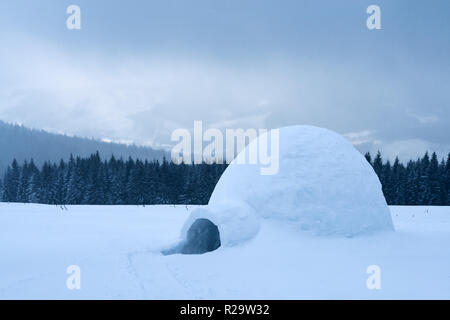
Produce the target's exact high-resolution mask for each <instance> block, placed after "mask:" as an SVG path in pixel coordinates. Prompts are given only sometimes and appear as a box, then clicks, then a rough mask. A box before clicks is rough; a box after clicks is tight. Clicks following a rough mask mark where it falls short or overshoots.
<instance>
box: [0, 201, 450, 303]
mask: <svg viewBox="0 0 450 320" xmlns="http://www.w3.org/2000/svg"><path fill="white" fill-rule="evenodd" d="M193 208H194V207H185V206H177V207H173V206H147V207H145V208H143V207H136V206H114V207H108V206H70V207H68V210H61V209H60V208H57V207H55V206H41V205H24V204H5V203H2V204H0V298H1V299H14V298H25V299H29V298H32V299H34V298H39V299H50V298H56V299H323V298H324V299H410V298H411V299H418V298H424V299H434V298H436V299H450V207H391V211H392V217H393V221H394V224H395V228H396V232H395V233H392V232H386V233H378V234H374V235H365V236H358V237H353V238H343V237H335V236H328V237H327V236H320V237H319V236H311V235H310V234H307V233H304V232H303V233H302V232H299V231H297V230H295V229H294V227H293V226H292V225H289V224H288V223H287V222H282V221H274V220H262V222H261V228H260V230H259V233H258V234H257V236H256V237H254V238H253V239H252V240H250V241H249V242H246V243H243V244H241V245H239V246H236V247H223V248H219V249H218V250H216V251H214V252H210V253H207V254H204V255H171V256H163V255H161V254H160V251H161V249H164V248H167V247H168V246H170V245H171V244H173V243H175V242H177V241H178V240H179V235H180V230H181V227H182V225H183V223H184V222H185V220H186V219H187V217H188V216H189V214H190V212H191V211H192V210H193ZM70 265H78V266H79V267H80V269H81V290H69V289H68V288H67V287H66V280H67V278H68V277H69V274H67V273H66V269H67V267H68V266H70ZM370 265H378V266H379V267H380V268H381V289H380V290H369V289H368V288H367V286H366V280H367V278H368V277H369V275H368V274H367V273H366V269H367V267H368V266H370Z"/></svg>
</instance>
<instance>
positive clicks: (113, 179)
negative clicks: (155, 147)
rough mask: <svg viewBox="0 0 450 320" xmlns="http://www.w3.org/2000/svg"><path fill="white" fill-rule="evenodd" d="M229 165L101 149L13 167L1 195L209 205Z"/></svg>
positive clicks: (90, 201) (15, 199) (2, 184)
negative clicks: (107, 154) (120, 155)
mask: <svg viewBox="0 0 450 320" xmlns="http://www.w3.org/2000/svg"><path fill="white" fill-rule="evenodd" d="M225 168H226V165H207V164H201V165H184V164H181V165H175V164H173V163H172V162H168V161H167V160H166V159H163V160H162V161H161V162H159V161H151V162H148V161H141V160H133V159H131V158H129V159H128V160H126V161H124V160H122V159H116V158H115V157H114V156H112V157H111V158H110V159H109V160H108V161H102V160H101V158H100V155H99V153H98V152H97V153H96V154H94V155H91V156H90V157H89V158H80V157H77V158H74V157H73V156H70V159H69V160H68V161H67V162H65V161H63V160H61V161H60V162H59V164H55V163H50V162H46V163H44V165H43V166H42V168H38V167H37V166H36V165H35V164H34V161H33V160H31V161H29V162H26V161H25V162H24V163H23V164H21V165H19V164H18V162H17V161H16V160H14V161H13V162H12V164H11V165H10V166H9V167H8V169H7V171H6V174H5V176H4V178H3V182H1V181H0V196H1V198H0V199H2V200H3V201H4V202H21V203H42V204H56V205H64V204H91V205H94V204H97V205H104V204H106V205H119V204H138V205H151V204H206V203H208V201H209V197H210V195H211V193H212V191H213V189H214V186H215V185H216V183H217V181H218V179H219V178H220V176H221V175H222V173H223V171H224V170H225Z"/></svg>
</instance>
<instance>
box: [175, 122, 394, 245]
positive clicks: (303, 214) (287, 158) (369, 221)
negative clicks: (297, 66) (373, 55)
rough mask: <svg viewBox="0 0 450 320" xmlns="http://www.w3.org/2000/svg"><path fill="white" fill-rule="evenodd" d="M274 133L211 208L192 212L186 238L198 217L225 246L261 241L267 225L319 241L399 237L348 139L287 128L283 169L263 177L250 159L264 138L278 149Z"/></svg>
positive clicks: (234, 167)
mask: <svg viewBox="0 0 450 320" xmlns="http://www.w3.org/2000/svg"><path fill="white" fill-rule="evenodd" d="M267 134H268V135H269V137H270V132H269V133H266V134H264V135H261V136H259V137H258V138H257V139H255V140H253V141H252V142H251V143H250V144H249V145H248V146H247V147H246V148H245V150H243V151H242V152H241V153H240V154H239V155H238V156H237V157H236V159H234V161H233V162H232V163H231V164H230V165H229V167H228V168H227V169H226V171H225V172H224V174H223V175H222V177H221V179H220V180H219V182H218V184H217V185H216V188H215V189H214V192H213V194H212V196H211V199H210V201H209V204H208V206H207V207H206V208H204V209H199V210H197V211H195V212H193V213H192V215H191V217H190V218H189V219H188V221H187V222H186V224H185V227H184V228H183V230H184V231H183V232H185V230H187V229H188V228H189V226H190V225H191V224H192V223H193V222H194V221H195V220H196V219H198V218H206V219H209V220H211V221H212V222H213V223H214V224H216V225H217V226H218V228H219V232H220V235H221V240H222V244H223V245H232V244H235V243H239V242H242V241H243V240H247V239H249V238H251V237H253V236H254V235H255V234H256V233H257V231H258V229H259V220H258V219H259V218H264V219H276V220H283V221H288V222H289V223H292V224H295V225H297V227H298V229H299V230H305V231H310V232H312V233H313V234H316V235H338V236H355V235H358V234H364V233H372V232H375V231H381V230H394V227H393V223H392V218H391V215H390V211H389V208H388V206H387V204H386V200H385V198H384V196H383V193H382V190H381V184H380V181H379V179H378V177H377V176H376V174H375V172H374V171H373V168H372V167H371V165H370V164H369V163H368V162H367V161H366V159H365V158H364V156H363V155H361V154H360V153H359V152H358V151H357V150H356V149H355V148H354V147H353V145H352V144H351V143H350V142H349V141H347V140H346V139H345V138H344V137H342V136H340V135H339V134H337V133H335V132H332V131H330V130H327V129H322V128H317V127H312V126H293V127H285V128H281V129H279V155H278V157H276V155H272V157H273V159H272V161H277V160H278V163H279V170H278V172H277V173H276V174H273V175H262V174H261V170H260V169H261V168H262V167H267V166H264V165H261V164H248V161H247V162H245V161H242V160H243V159H245V158H247V159H248V150H249V149H250V148H252V147H255V144H256V146H260V145H261V143H260V141H261V139H266V140H265V141H269V145H270V144H271V143H274V141H270V139H269V140H267V136H265V135H267ZM263 141H264V140H263ZM273 150H274V149H273ZM270 153H271V152H269V155H270ZM243 157H245V158H243ZM240 161H242V162H245V163H246V164H239V162H240Z"/></svg>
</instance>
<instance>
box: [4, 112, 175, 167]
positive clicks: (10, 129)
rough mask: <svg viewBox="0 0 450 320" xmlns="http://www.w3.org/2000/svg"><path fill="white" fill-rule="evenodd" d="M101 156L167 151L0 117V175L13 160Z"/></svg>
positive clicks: (150, 155) (147, 155) (37, 161)
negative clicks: (68, 133)
mask: <svg viewBox="0 0 450 320" xmlns="http://www.w3.org/2000/svg"><path fill="white" fill-rule="evenodd" d="M97 151H98V152H99V154H100V155H101V156H102V157H105V158H108V157H110V156H111V155H113V154H114V155H115V156H116V157H123V158H128V157H133V158H135V159H137V158H139V159H148V160H156V159H158V160H162V158H163V157H164V156H165V155H166V152H164V151H162V150H155V149H152V148H149V147H139V146H133V145H131V146H128V145H125V144H118V143H107V142H102V141H98V140H94V139H86V138H79V137H69V136H66V135H61V134H53V133H48V132H46V131H43V130H34V129H29V128H26V127H23V126H19V125H13V124H8V123H5V122H3V121H1V120H0V173H1V175H3V173H4V172H5V170H6V168H7V166H8V165H10V164H11V162H12V161H13V159H16V160H17V161H18V162H19V163H22V162H23V161H24V160H28V161H29V160H30V159H31V158H33V159H34V162H35V164H36V165H37V166H42V165H43V164H44V162H45V161H50V162H57V161H59V160H60V159H65V160H66V161H67V160H68V159H69V155H70V154H73V155H76V156H80V157H89V156H90V155H91V154H93V153H95V152H97Z"/></svg>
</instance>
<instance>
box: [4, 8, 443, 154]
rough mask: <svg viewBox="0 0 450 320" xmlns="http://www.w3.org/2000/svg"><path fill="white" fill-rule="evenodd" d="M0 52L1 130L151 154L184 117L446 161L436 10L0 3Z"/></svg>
mask: <svg viewBox="0 0 450 320" xmlns="http://www.w3.org/2000/svg"><path fill="white" fill-rule="evenodd" d="M70 4H76V5H79V6H80V7H81V27H82V29H81V30H68V29H67V28H66V19H67V17H68V15H67V14H66V8H67V7H68V6H69V5H70ZM371 4H377V5H379V6H380V8H381V24H382V30H368V29H367V27H366V19H367V17H368V15H367V13H366V8H367V7H368V6H369V5H371ZM0 41H1V45H0V119H1V120H4V121H8V122H15V123H22V124H24V125H27V126H30V127H34V128H44V129H47V130H50V131H53V132H64V133H68V134H75V135H79V136H88V137H95V138H99V139H111V140H116V141H124V142H135V143H138V144H148V145H153V146H165V145H167V144H168V143H169V142H170V135H171V132H172V131H173V130H174V129H176V128H188V129H190V128H192V127H193V121H194V120H203V121H204V124H205V126H207V127H215V128H220V129H225V128H238V127H242V128H274V127H281V126H287V125H294V124H310V125H317V126H321V127H326V128H329V129H332V130H335V131H337V132H339V133H341V134H344V135H346V136H347V137H348V138H349V139H350V140H351V141H352V142H353V143H354V144H355V145H357V147H358V148H359V149H360V150H362V151H367V150H369V151H376V150H378V149H379V150H381V151H382V152H383V153H384V154H386V155H389V156H390V157H393V156H395V155H397V154H399V155H400V157H401V158H403V159H406V158H409V157H416V156H417V155H419V154H423V152H424V151H425V150H432V151H434V150H436V151H438V152H439V153H440V154H441V155H443V154H444V153H446V152H448V151H450V140H449V137H450V1H448V0H442V1H439V0H434V1H425V0H417V1H406V0H405V1H402V0H395V1H380V0H371V1H365V0H345V1H344V0H342V1H337V0H332V1H331V0H330V1H324V0H310V1H304V0H178V1H174V0H148V1H144V0H140V1H138V0H126V1H118V0H115V1H113V0H95V1H92V0H88V1H86V0H71V1H63V0H58V1H56V0H43V1H42V0H41V1H39V3H38V1H34V0H28V1H23V0H15V1H7V0H0Z"/></svg>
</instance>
